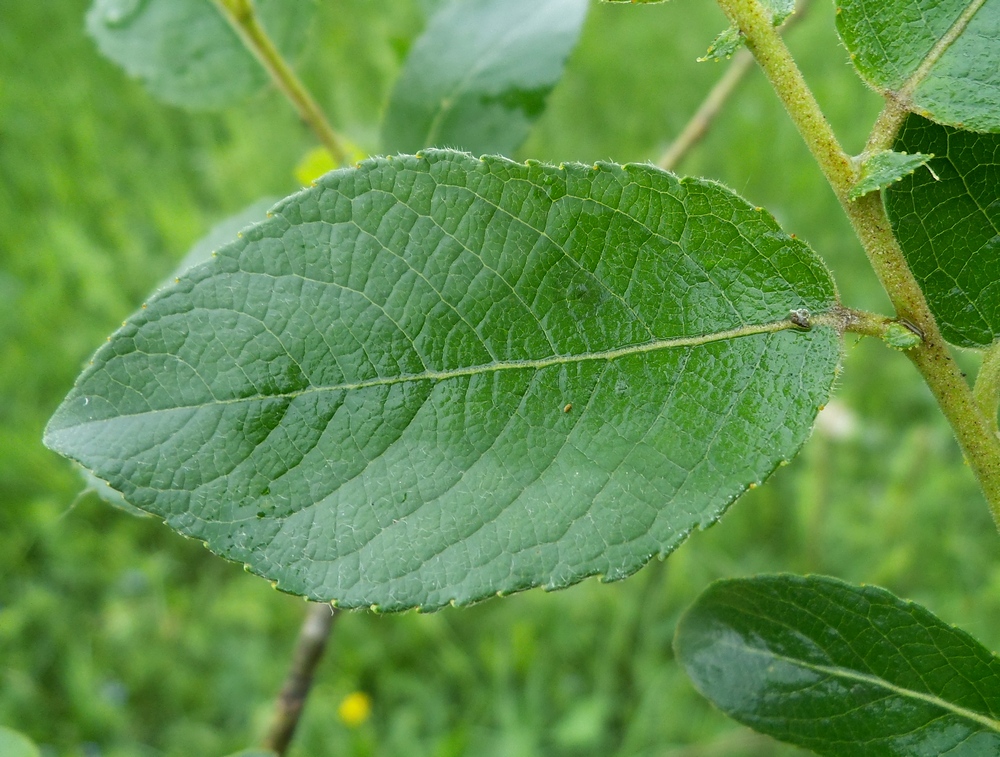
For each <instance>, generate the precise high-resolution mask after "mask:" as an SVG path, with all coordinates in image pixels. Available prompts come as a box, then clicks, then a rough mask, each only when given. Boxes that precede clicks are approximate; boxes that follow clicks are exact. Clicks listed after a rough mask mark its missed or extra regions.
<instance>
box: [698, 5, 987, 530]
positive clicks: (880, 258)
mask: <svg viewBox="0 0 1000 757" xmlns="http://www.w3.org/2000/svg"><path fill="white" fill-rule="evenodd" d="M717 2H718V4H719V6H720V7H721V8H722V10H723V11H724V12H725V14H726V15H727V16H728V17H729V19H730V21H731V22H732V23H733V24H735V25H736V27H737V28H738V29H739V30H740V31H741V32H742V33H743V35H744V36H745V37H746V41H747V47H748V48H749V49H750V51H751V52H752V53H753V55H754V58H756V59H757V62H758V63H759V64H760V67H761V69H762V70H763V71H764V74H765V75H766V76H767V78H768V80H769V81H770V82H771V86H772V87H773V88H774V90H775V92H776V93H777V94H778V97H779V98H780V99H781V101H782V103H783V104H784V106H785V109H786V110H787V111H788V114H789V115H790V116H791V118H792V121H793V122H794V123H795V126H796V128H797V129H798V131H799V133H800V134H801V135H802V138H803V139H804V140H805V142H806V144H807V145H808V147H809V150H810V152H812V154H813V157H814V158H815V159H816V162H817V163H818V164H819V166H820V168H821V169H822V171H823V174H824V175H825V176H826V179H827V181H828V182H829V183H830V186H831V187H832V188H833V191H834V192H835V193H836V195H837V198H838V199H839V200H840V204H841V206H842V207H843V209H844V212H845V214H846V215H847V217H848V219H850V222H851V225H852V226H853V227H854V231H855V233H856V234H857V236H858V239H859V240H860V241H861V245H862V247H864V250H865V253H866V254H867V256H868V261H869V262H870V263H871V266H872V268H873V269H874V270H875V273H876V275H877V276H878V278H879V281H880V282H881V283H882V286H883V288H884V289H885V291H886V293H887V294H888V295H889V299H890V300H891V301H892V304H893V306H894V307H895V308H896V313H897V316H898V317H899V318H900V319H901V320H905V321H906V322H907V323H909V324H911V325H912V326H913V327H915V329H916V331H918V332H919V333H920V334H921V335H922V336H923V341H922V342H921V343H920V344H919V345H918V346H916V347H914V348H913V349H911V350H908V351H907V356H908V357H909V358H910V359H911V360H912V361H913V363H914V364H915V365H916V367H917V369H918V370H919V371H920V373H921V375H922V376H923V377H924V380H925V381H926V382H927V385H928V386H929V387H930V389H931V391H932V392H933V394H934V397H935V398H936V399H937V401H938V404H939V405H940V407H941V410H942V412H944V414H945V416H946V417H947V418H948V422H949V423H950V424H951V427H952V430H953V431H954V433H955V437H956V438H957V439H958V443H959V445H960V446H961V448H962V452H963V453H964V454H965V457H966V459H967V460H968V462H969V465H970V466H971V467H972V470H973V472H974V473H975V475H976V478H977V479H978V481H979V485H980V487H981V488H982V490H983V494H984V495H985V496H986V500H987V502H988V503H989V506H990V511H991V512H992V513H993V519H994V521H995V522H996V523H997V526H998V528H1000V439H998V438H997V436H996V435H995V434H994V433H993V432H992V429H991V424H990V423H989V421H988V420H987V419H986V418H985V417H984V416H983V414H982V413H981V412H980V410H979V406H978V405H977V404H976V401H975V400H974V399H973V396H972V391H971V390H970V389H969V385H968V384H967V383H966V381H965V379H964V377H963V376H962V372H961V371H960V370H959V368H958V366H956V365H955V362H954V360H953V358H952V356H951V352H950V351H949V348H948V345H947V343H946V342H945V341H944V338H943V337H942V336H941V331H940V329H939V328H938V324H937V321H936V320H935V319H934V316H933V315H932V314H931V311H930V308H929V307H928V306H927V301H926V299H925V298H924V293H923V290H922V289H921V288H920V285H919V284H918V283H917V280H916V278H915V277H914V276H913V273H912V272H911V271H910V268H909V266H908V265H907V263H906V259H905V258H904V257H903V253H902V250H900V248H899V243H898V242H897V241H896V237H895V235H894V234H893V232H892V227H891V226H890V225H889V219H888V217H887V216H886V214H885V207H884V206H883V205H882V197H881V195H880V193H878V192H872V193H869V194H867V195H865V196H864V197H861V198H860V199H858V200H856V201H854V202H851V201H850V200H849V199H848V193H849V192H850V190H851V188H852V186H853V185H854V183H855V181H856V180H857V171H856V168H855V165H854V162H853V161H852V160H851V158H850V157H849V156H848V155H847V153H846V152H844V149H843V148H842V147H841V146H840V143H839V142H838V141H837V138H836V136H835V135H834V133H833V130H832V129H831V128H830V124H829V123H828V122H827V120H826V118H825V117H824V115H823V113H822V111H821V110H820V108H819V105H818V103H817V102H816V99H815V97H813V94H812V92H811V91H810V89H809V87H808V85H807V84H806V82H805V80H804V79H803V77H802V74H801V72H800V71H799V69H798V67H797V66H796V65H795V61H794V60H793V59H792V56H791V53H789V52H788V48H787V47H786V46H785V43H784V42H783V41H782V40H781V37H780V36H779V35H778V33H777V32H776V31H775V29H774V27H773V26H772V24H771V20H770V16H769V14H768V13H767V12H766V11H765V10H764V9H763V8H762V7H761V5H760V3H759V2H758V0H717ZM882 120H883V119H880V122H881V121H882ZM893 123H896V124H898V123H900V121H899V119H898V118H896V119H891V118H890V119H885V123H881V124H880V126H879V128H880V130H881V131H880V136H879V139H882V140H886V141H888V140H891V138H893V137H894V136H895V134H894V132H893V131H892V124H893ZM897 128H898V126H897Z"/></svg>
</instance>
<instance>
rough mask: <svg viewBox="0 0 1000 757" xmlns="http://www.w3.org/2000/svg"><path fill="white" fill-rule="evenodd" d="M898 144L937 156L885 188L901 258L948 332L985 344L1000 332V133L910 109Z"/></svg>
mask: <svg viewBox="0 0 1000 757" xmlns="http://www.w3.org/2000/svg"><path fill="white" fill-rule="evenodd" d="M896 149H897V150H906V151H908V152H926V153H933V154H934V155H936V156H937V157H935V158H934V159H933V160H932V161H930V163H928V166H929V168H930V169H931V171H917V172H916V173H914V174H911V175H910V176H908V177H906V178H905V179H903V181H901V182H899V183H898V184H893V185H892V186H890V187H889V188H887V189H886V192H885V205H886V210H887V211H888V214H889V219H890V220H891V221H892V225H893V228H894V230H895V232H896V237H897V238H898V239H899V244H900V246H901V247H902V248H903V253H904V254H905V255H906V260H907V262H908V263H909V264H910V268H911V269H912V270H913V273H914V275H915V276H916V277H917V280H918V281H919V282H920V285H921V287H922V288H923V290H924V294H925V295H926V296H927V301H928V303H929V305H930V307H931V311H932V312H933V313H934V316H935V317H936V318H937V320H938V322H939V323H940V324H941V331H942V333H943V334H944V337H945V339H947V340H948V341H949V342H952V343H953V344H957V345H960V346H962V347H987V346H989V345H990V344H992V343H993V341H994V340H996V339H997V338H998V337H1000V135H995V134H974V133H972V132H967V131H960V130H957V129H953V128H951V127H948V126H940V125H938V124H934V123H931V122H930V121H927V120H925V119H923V118H920V117H919V116H910V117H909V118H908V119H907V120H906V123H905V124H904V126H903V130H902V131H901V133H900V135H899V138H898V139H897V142H896ZM931 172H933V173H931Z"/></svg>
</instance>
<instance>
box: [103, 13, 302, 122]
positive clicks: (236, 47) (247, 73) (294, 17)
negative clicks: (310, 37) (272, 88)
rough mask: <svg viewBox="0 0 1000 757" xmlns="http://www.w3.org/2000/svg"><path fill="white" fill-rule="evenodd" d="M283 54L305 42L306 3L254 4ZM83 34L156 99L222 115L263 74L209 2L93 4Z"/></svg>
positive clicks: (262, 79)
mask: <svg viewBox="0 0 1000 757" xmlns="http://www.w3.org/2000/svg"><path fill="white" fill-rule="evenodd" d="M254 6H255V8H256V9H257V11H258V13H259V16H260V19H261V22H262V24H263V25H264V27H265V28H266V29H267V31H268V33H269V34H270V35H271V36H272V38H273V39H274V40H275V41H276V43H277V45H278V47H279V48H281V50H282V51H283V52H285V53H286V54H291V53H294V52H295V51H296V50H297V49H298V48H299V47H300V46H301V44H302V42H303V41H304V40H305V34H306V31H307V30H308V28H309V21H310V19H311V17H312V11H313V8H314V2H313V0H254ZM87 31H89V32H90V34H91V36H93V38H94V40H95V41H96V42H97V46H98V48H99V49H100V51H101V52H102V53H103V54H104V55H106V56H107V57H109V58H110V59H111V60H113V61H114V62H115V63H117V64H118V65H120V66H121V67H122V68H124V69H125V71H126V72H127V73H128V74H129V75H130V76H134V77H135V78H137V79H139V80H141V81H142V83H143V84H144V85H145V86H146V88H147V89H149V91H150V92H151V93H152V94H154V95H155V96H156V97H158V98H160V99H161V100H163V101H165V102H168V103H172V104H174V105H184V106H186V107H189V108H222V107H225V106H227V105H231V104H232V103H234V102H236V101H238V100H240V99H242V98H243V97H246V96H247V95H250V94H252V93H253V92H254V91H256V90H257V89H258V88H260V87H261V86H263V84H264V83H265V82H266V81H267V74H266V73H265V72H264V69H263V68H261V65H260V64H259V63H258V62H257V61H256V59H254V56H253V55H252V54H251V53H250V51H249V50H247V49H246V47H244V45H243V43H242V42H241V41H240V38H239V37H238V36H237V34H236V32H235V31H234V30H233V29H232V27H231V26H230V25H229V22H228V21H227V20H226V19H225V18H224V17H223V15H222V13H221V12H220V10H219V8H218V6H217V5H216V3H215V1H214V0H94V4H93V6H91V9H90V11H89V12H88V13H87Z"/></svg>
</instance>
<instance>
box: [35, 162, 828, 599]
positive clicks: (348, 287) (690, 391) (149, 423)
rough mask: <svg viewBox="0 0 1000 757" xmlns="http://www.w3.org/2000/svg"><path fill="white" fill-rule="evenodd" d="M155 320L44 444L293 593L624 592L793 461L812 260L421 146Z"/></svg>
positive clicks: (673, 183) (144, 320)
mask: <svg viewBox="0 0 1000 757" xmlns="http://www.w3.org/2000/svg"><path fill="white" fill-rule="evenodd" d="M272 213H273V214H274V217H272V218H271V219H269V220H268V221H266V222H265V223H263V224H258V225H256V226H254V227H252V228H251V229H250V230H248V231H247V232H246V233H245V234H244V236H243V238H242V239H241V240H240V241H239V242H236V243H234V244H232V245H230V246H229V247H227V248H224V249H223V250H220V251H219V252H218V253H217V254H216V257H215V258H213V260H212V261H211V262H210V263H208V264H206V265H204V266H200V267H198V268H196V269H193V270H192V271H190V272H189V274H188V275H187V276H186V277H184V278H182V279H181V281H180V282H179V283H178V284H177V285H176V286H175V287H172V288H169V289H167V290H164V291H162V292H160V293H159V294H158V296H156V297H154V298H153V299H152V300H151V301H150V302H149V305H148V307H147V308H146V309H143V310H141V311H139V312H137V313H136V314H135V315H134V316H133V317H132V318H130V319H129V321H128V322H127V323H126V324H125V325H124V326H123V327H122V328H121V329H120V330H119V331H118V332H117V333H116V334H115V335H114V336H113V337H112V338H111V339H110V342H109V343H108V344H106V345H105V346H104V347H103V348H102V349H101V350H100V351H99V352H98V354H97V355H96V356H95V358H94V362H93V365H92V366H91V367H89V368H88V369H87V370H86V371H85V373H84V375H83V376H82V377H81V378H80V379H79V381H78V383H77V386H76V387H75V388H74V390H73V391H72V393H71V394H70V396H69V397H68V398H67V399H66V400H65V401H64V403H63V404H62V406H61V407H60V408H59V410H58V411H57V412H56V414H55V416H54V417H53V419H52V420H51V421H50V423H49V426H48V429H47V432H46V443H47V444H48V445H49V446H50V447H52V448H53V449H56V450H58V451H61V452H62V453H63V454H65V455H67V456H69V457H72V458H74V459H77V460H79V461H80V462H82V463H83V464H84V465H86V466H88V467H90V468H92V469H93V470H94V471H95V473H97V475H98V476H100V477H102V478H106V479H107V480H109V481H110V482H111V483H112V485H113V486H114V487H115V488H117V489H120V490H122V491H123V492H124V493H125V496H126V499H128V501H130V502H131V503H132V504H134V505H136V506H138V507H141V508H142V509H145V510H149V511H151V512H155V513H157V514H159V515H161V516H162V517H163V518H164V519H166V520H167V522H168V523H169V524H170V525H171V526H172V527H173V528H175V529H177V530H178V531H181V532H182V533H185V534H189V535H192V536H195V537H197V538H199V539H202V540H204V541H206V542H207V543H208V546H209V547H210V548H211V549H212V550H213V551H215V552H217V553H218V554H221V555H223V556H225V557H228V558H229V559H232V560H237V561H240V562H244V563H246V564H248V566H249V567H250V569H251V570H253V571H254V572H257V573H260V574H262V575H265V576H267V577H268V578H270V579H272V580H274V581H276V582H277V584H278V586H279V587H280V588H281V589H283V590H284V591H287V592H291V593H297V594H304V595H307V596H309V597H312V598H314V599H320V600H330V599H332V600H335V601H337V602H339V603H340V604H341V605H344V606H349V607H364V606H369V605H378V606H380V607H381V608H382V609H387V610H401V609H404V608H408V607H414V606H419V607H424V608H437V607H441V606H443V605H446V604H448V603H449V602H454V603H457V604H467V603H469V602H473V601H476V600H479V599H483V598H485V597H487V596H490V595H492V594H495V593H507V592H511V591H516V590H520V589H526V588H529V587H531V586H537V585H544V586H545V587H547V588H550V589H551V588H559V587H563V586H568V585H570V584H572V583H574V582H576V581H579V580H580V579H582V578H584V577H586V576H590V575H594V574H600V575H602V576H604V577H605V578H606V579H607V580H615V579H620V578H624V577H625V576H627V575H629V574H631V573H632V572H634V571H635V570H637V569H638V568H640V567H641V566H642V565H643V564H644V563H645V562H646V561H648V560H649V558H650V557H651V556H653V555H655V554H665V553H667V552H670V551H671V550H672V549H673V548H674V547H676V546H677V545H678V544H679V543H680V542H682V541H683V540H684V538H685V537H686V536H687V534H688V533H689V532H690V531H691V530H692V529H693V528H695V527H704V526H707V525H709V524H711V523H712V522H714V521H715V520H716V519H717V518H718V517H719V516H720V515H721V514H722V512H723V511H724V510H725V509H726V507H727V506H728V505H729V504H730V503H731V502H732V501H733V499H735V497H737V496H738V495H739V494H740V493H741V492H743V491H744V490H745V489H746V488H747V487H748V486H752V485H753V484H754V483H755V482H757V481H760V480H762V479H763V478H764V477H765V476H766V475H768V474H769V473H770V472H771V471H772V470H773V469H774V468H775V467H776V466H777V465H778V464H780V463H781V462H782V461H783V460H787V459H789V458H791V457H792V456H793V455H794V454H795V453H796V451H797V450H798V448H799V447H800V445H801V444H802V442H803V441H804V439H805V437H806V436H807V434H808V432H809V429H810V427H811V425H812V422H813V420H814V418H815V415H816V412H817V408H818V407H819V406H820V405H821V404H823V403H824V402H825V401H826V398H827V395H828V392H829V389H830V384H831V381H832V379H833V375H834V372H835V369H836V365H837V362H838V360H839V354H840V340H839V338H838V335H837V333H836V332H835V331H834V330H833V329H831V328H828V327H824V326H816V327H815V328H813V329H812V330H811V331H799V330H797V329H796V330H789V329H792V323H791V322H790V321H789V320H788V314H789V311H791V310H794V309H799V308H808V309H809V310H811V311H812V312H813V313H815V314H822V313H824V312H827V311H829V310H830V309H831V308H833V307H834V306H835V305H836V295H835V292H834V289H833V284H832V282H831V280H830V278H829V274H828V272H827V271H826V269H825V267H824V266H823V264H822V262H821V261H820V260H819V259H818V258H817V257H816V256H815V255H814V254H813V253H812V252H811V251H810V250H809V248H808V247H807V246H806V245H805V244H804V243H802V242H801V241H798V240H795V239H792V238H790V237H788V236H787V235H786V234H784V233H783V232H782V231H781V230H780V228H779V227H778V226H777V224H776V222H775V221H774V219H773V218H771V217H770V216H769V215H768V214H766V213H764V212H763V211H761V210H760V209H759V208H754V207H752V206H750V205H749V204H747V203H746V202H745V201H744V200H742V199H740V198H739V197H737V196H736V195H734V194H732V193H731V192H730V191H729V190H726V189H724V188H723V187H721V186H720V185H717V184H714V183H711V182H704V181H699V180H694V179H685V180H678V179H677V178H675V177H674V176H672V175H670V174H667V173H664V172H662V171H659V170H657V169H654V168H651V167H649V166H617V165H613V164H600V165H597V166H583V165H577V164H574V165H567V166H563V167H560V168H555V167H550V166H542V165H539V164H537V163H533V164H531V165H522V164H517V163H513V162H510V161H507V160H505V159H501V158H489V159H484V160H475V159H473V158H471V157H470V156H468V155H465V154H463V153H456V152H452V151H436V150H435V151H428V153H427V154H426V155H424V156H421V157H412V156H405V157H403V158H401V159H393V158H389V159H377V160H371V161H367V162H365V163H363V164H362V165H361V166H360V167H359V168H358V169H344V170H340V171H336V172H333V173H331V174H327V175H326V176H325V177H323V178H322V179H321V180H320V182H319V183H318V184H317V186H315V187H313V188H310V189H307V190H304V191H302V192H300V193H299V194H296V195H293V196H292V197H290V198H289V199H287V200H286V201H284V202H283V203H282V204H280V205H278V206H276V207H275V208H274V209H272Z"/></svg>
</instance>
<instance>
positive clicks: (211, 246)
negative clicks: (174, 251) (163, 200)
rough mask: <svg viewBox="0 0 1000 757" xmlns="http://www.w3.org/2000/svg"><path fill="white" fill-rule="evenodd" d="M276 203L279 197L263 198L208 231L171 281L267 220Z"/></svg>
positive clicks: (192, 247) (178, 268)
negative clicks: (256, 224) (245, 230)
mask: <svg viewBox="0 0 1000 757" xmlns="http://www.w3.org/2000/svg"><path fill="white" fill-rule="evenodd" d="M276 202H278V198H277V197H262V198H261V199H259V200H257V201H255V202H252V203H251V204H250V205H248V206H247V207H245V208H243V210H241V211H240V212H238V213H234V214H233V215H231V216H229V218H225V219H223V220H221V221H219V222H218V223H217V224H215V225H214V226H213V227H212V228H211V229H209V230H208V233H207V234H206V235H205V236H203V237H202V238H201V239H199V240H198V241H197V242H195V243H194V244H193V245H192V246H191V249H190V250H188V252H187V254H186V255H185V256H184V259H183V260H181V262H180V263H179V264H178V266H177V268H176V269H175V270H174V272H173V273H172V274H171V275H170V279H169V281H174V280H175V279H176V278H177V277H179V276H180V275H181V274H183V273H184V272H185V271H187V270H188V269H189V268H194V267H195V266H196V265H201V264H202V263H204V262H206V261H207V260H209V259H211V257H212V253H214V252H215V251H216V250H218V249H219V248H220V247H224V246H226V245H227V244H229V243H230V242H232V241H233V240H234V239H236V237H237V236H238V235H239V234H240V232H242V231H243V230H244V229H246V228H247V227H249V226H253V225H254V224H255V223H260V222H261V221H263V220H265V219H266V218H267V211H268V210H269V209H270V208H271V206H273V205H274V204H275V203H276Z"/></svg>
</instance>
